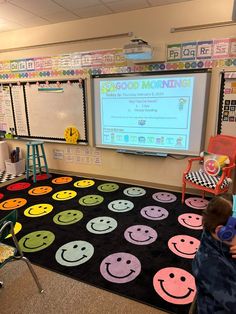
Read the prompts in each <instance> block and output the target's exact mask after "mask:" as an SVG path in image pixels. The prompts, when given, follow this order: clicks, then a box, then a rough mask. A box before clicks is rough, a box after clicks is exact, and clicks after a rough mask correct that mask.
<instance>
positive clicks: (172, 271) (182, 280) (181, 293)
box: [153, 267, 196, 304]
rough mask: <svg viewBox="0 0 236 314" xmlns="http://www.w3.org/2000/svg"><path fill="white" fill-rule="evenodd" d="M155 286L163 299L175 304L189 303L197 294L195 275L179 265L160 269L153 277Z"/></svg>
mask: <svg viewBox="0 0 236 314" xmlns="http://www.w3.org/2000/svg"><path fill="white" fill-rule="evenodd" d="M153 286H154V289H155V291H156V292H157V294H158V295H159V296H160V297H161V298H162V299H164V300H165V301H167V302H169V303H173V304H189V303H191V302H192V301H193V299H194V296H195V294H196V286H195V280H194V277H193V276H192V275H191V274H190V273H189V272H187V271H186V270H184V269H182V268H177V267H166V268H162V269H161V270H159V271H158V272H157V273H156V274H155V276H154V278H153Z"/></svg>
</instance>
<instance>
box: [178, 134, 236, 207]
mask: <svg viewBox="0 0 236 314" xmlns="http://www.w3.org/2000/svg"><path fill="white" fill-rule="evenodd" d="M207 152H208V153H212V154H217V155H226V156H228V158H229V164H227V166H225V167H223V168H222V174H221V175H217V176H210V175H209V174H207V173H206V172H205V171H204V169H199V170H197V171H192V166H193V164H194V163H196V162H198V163H199V162H201V161H202V162H203V160H204V157H196V158H191V159H189V160H188V166H187V169H186V170H185V172H184V173H183V179H182V180H183V185H182V203H184V197H185V191H186V184H187V183H188V184H190V185H192V186H193V187H194V188H195V189H199V190H201V191H202V193H203V197H204V196H205V192H208V193H213V194H214V195H219V194H223V193H225V192H227V191H228V189H229V186H230V183H231V182H232V180H231V176H232V170H233V169H234V168H235V161H236V137H234V136H228V135H216V136H212V137H211V138H210V141H209V145H208V149H207Z"/></svg>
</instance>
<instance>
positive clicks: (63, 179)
mask: <svg viewBox="0 0 236 314" xmlns="http://www.w3.org/2000/svg"><path fill="white" fill-rule="evenodd" d="M72 180H73V179H72V178H71V177H59V178H55V179H53V180H52V183H54V184H65V183H69V182H71V181H72Z"/></svg>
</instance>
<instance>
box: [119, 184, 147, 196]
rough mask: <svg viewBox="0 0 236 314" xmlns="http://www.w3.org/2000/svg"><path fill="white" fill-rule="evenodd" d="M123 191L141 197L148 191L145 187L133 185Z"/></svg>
mask: <svg viewBox="0 0 236 314" xmlns="http://www.w3.org/2000/svg"><path fill="white" fill-rule="evenodd" d="M123 193H124V194H125V195H127V196H130V197H139V196H143V195H145V194H146V191H145V190H144V189H143V188H140V187H137V186H132V187H130V188H127V189H125V190H124V191H123Z"/></svg>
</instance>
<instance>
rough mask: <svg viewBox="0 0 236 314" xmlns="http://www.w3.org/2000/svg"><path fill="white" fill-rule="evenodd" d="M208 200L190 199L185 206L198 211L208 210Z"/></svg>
mask: <svg viewBox="0 0 236 314" xmlns="http://www.w3.org/2000/svg"><path fill="white" fill-rule="evenodd" d="M208 203H209V202H208V200H205V199H204V198H201V197H189V198H187V199H186V200H185V204H186V205H187V206H189V207H192V208H196V209H206V208H207V205H208Z"/></svg>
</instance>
